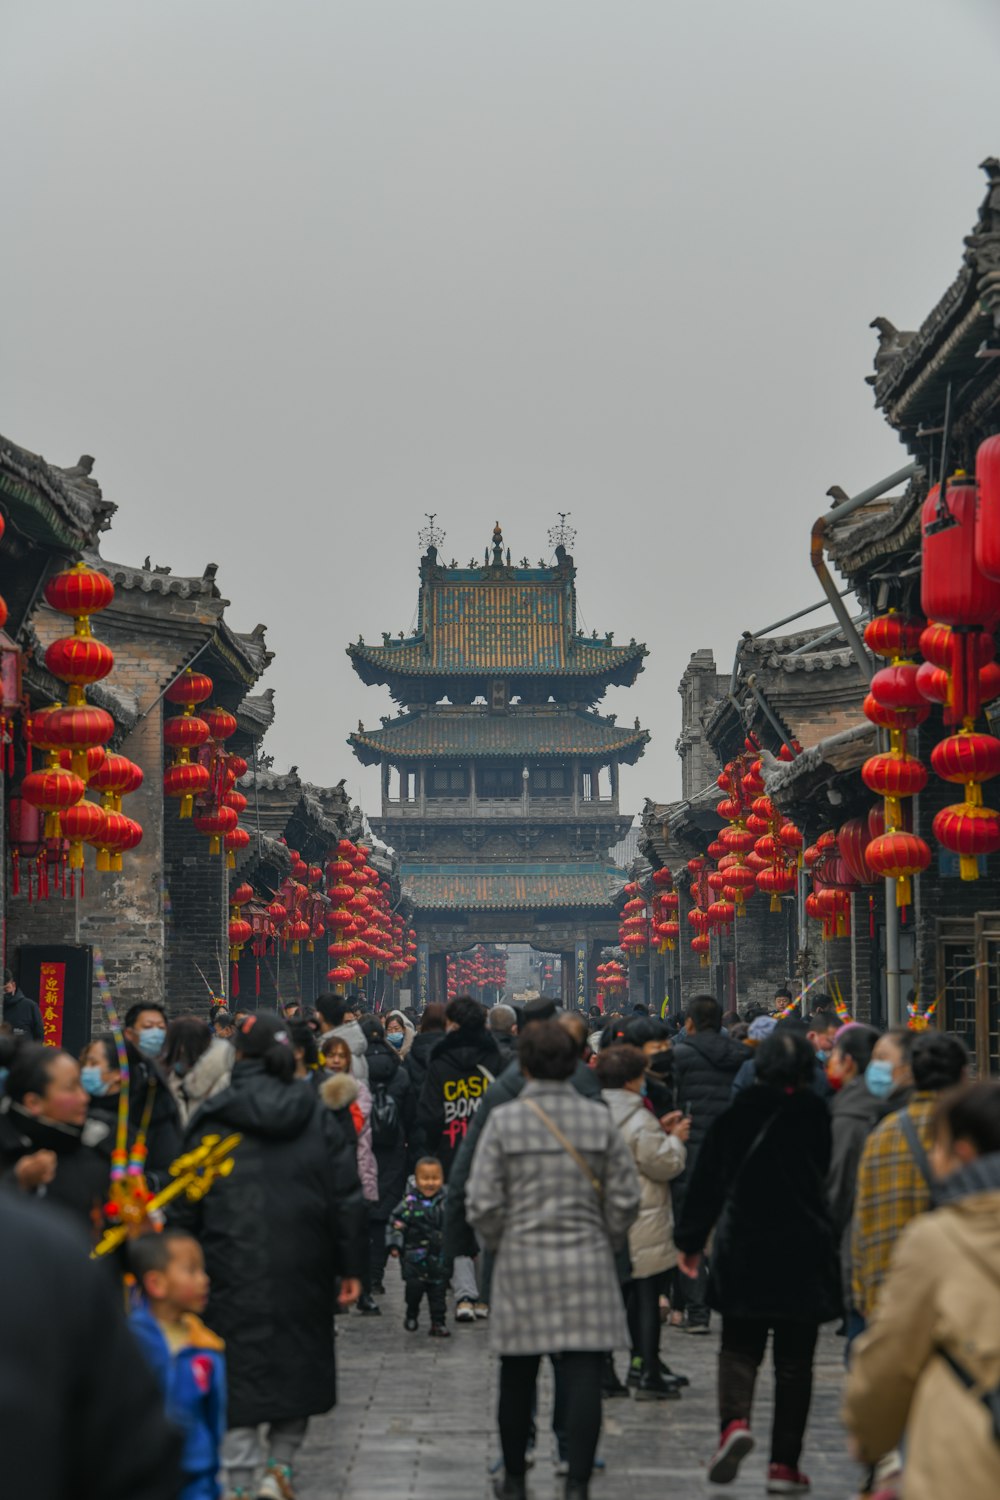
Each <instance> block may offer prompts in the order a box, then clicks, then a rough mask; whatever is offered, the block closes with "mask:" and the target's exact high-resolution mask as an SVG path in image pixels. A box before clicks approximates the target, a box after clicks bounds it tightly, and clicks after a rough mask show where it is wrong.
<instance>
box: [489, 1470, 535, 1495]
mask: <svg viewBox="0 0 1000 1500" xmlns="http://www.w3.org/2000/svg"><path fill="white" fill-rule="evenodd" d="M493 1493H494V1495H496V1497H497V1500H528V1486H527V1483H526V1481H525V1478H524V1475H523V1474H521V1475H515V1474H498V1475H497V1477H496V1479H494V1481H493Z"/></svg>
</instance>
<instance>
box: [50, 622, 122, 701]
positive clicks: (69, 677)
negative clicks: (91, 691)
mask: <svg viewBox="0 0 1000 1500" xmlns="http://www.w3.org/2000/svg"><path fill="white" fill-rule="evenodd" d="M114 664H115V658H114V652H113V651H111V649H110V648H109V647H108V646H105V645H104V643H103V641H95V640H94V638H93V637H92V636H75V635H71V636H65V637H63V638H61V639H60V640H58V641H53V642H52V645H51V646H49V648H48V650H47V651H46V653H45V665H46V667H47V668H48V670H49V671H50V672H51V673H52V676H53V677H59V678H60V679H61V680H62V681H63V682H67V683H69V684H70V685H71V686H72V687H76V688H84V687H87V686H89V685H90V684H91V683H94V682H100V681H101V678H102V677H107V675H108V673H109V672H110V671H111V670H112V668H113V667H114Z"/></svg>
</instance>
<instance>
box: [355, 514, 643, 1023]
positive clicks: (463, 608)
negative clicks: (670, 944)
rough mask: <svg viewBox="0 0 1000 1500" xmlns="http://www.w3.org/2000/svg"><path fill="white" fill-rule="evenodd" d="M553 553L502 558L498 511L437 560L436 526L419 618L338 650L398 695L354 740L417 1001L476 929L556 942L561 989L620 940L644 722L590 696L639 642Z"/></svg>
mask: <svg viewBox="0 0 1000 1500" xmlns="http://www.w3.org/2000/svg"><path fill="white" fill-rule="evenodd" d="M555 559H556V560H555V564H554V565H553V566H551V567H543V566H539V567H537V568H530V567H527V566H524V565H522V566H520V567H512V566H511V561H510V551H509V550H506V551H505V549H504V541H503V535H502V533H501V530H500V526H499V524H497V526H496V527H495V529H494V532H493V539H492V547H491V548H487V550H486V555H485V559H484V562H483V564H482V566H475V565H472V566H470V567H468V568H458V567H454V566H451V567H444V566H443V565H442V564H441V562H440V560H439V558H438V552H437V546H436V545H435V542H434V540H433V539H432V540H431V541H430V543H429V544H428V546H427V551H426V553H425V554H424V556H423V557H422V558H421V560H420V598H419V605H418V614H417V625H416V628H415V630H414V632H413V634H412V635H410V636H409V637H403V636H401V637H400V638H398V639H395V640H394V639H392V638H391V637H390V636H389V635H383V637H382V644H381V645H380V646H370V645H366V644H365V642H364V641H363V640H359V641H358V642H357V643H356V644H355V645H352V646H349V647H348V648H347V649H348V654H349V656H350V657H351V661H352V664H353V666H354V670H355V671H356V672H357V673H358V675H359V676H360V677H361V679H362V681H363V682H366V683H369V684H371V685H376V684H379V685H384V686H386V687H388V689H389V692H390V694H391V695H392V697H393V699H394V700H395V702H396V704H397V705H398V716H397V717H395V718H389V717H386V718H383V719H382V721H381V726H380V728H378V729H365V728H363V727H362V726H361V725H360V724H359V726H358V730H357V733H356V734H352V735H351V736H350V740H349V743H350V745H351V747H352V749H353V750H354V753H355V755H356V756H357V757H358V759H359V760H360V761H361V762H362V763H363V764H364V765H378V766H380V767H381V771H382V816H381V818H380V819H378V820H377V821H376V822H375V828H376V831H377V833H378V834H379V837H380V838H382V839H384V840H385V842H386V843H387V844H389V845H391V846H392V847H393V848H394V849H395V850H396V851H397V852H398V854H399V856H400V860H401V866H402V868H401V877H402V884H403V889H404V892H405V894H406V895H407V896H408V897H409V899H410V901H411V902H412V904H413V908H414V917H413V925H414V927H415V929H416V933H417V942H418V963H417V978H416V984H417V995H416V997H415V999H416V1003H417V1004H419V1005H420V1006H421V1007H423V1005H424V1004H426V1003H427V1001H428V1000H439V999H444V995H445V958H446V955H447V954H448V953H456V952H462V951H463V950H465V949H467V948H469V947H471V946H472V945H473V944H475V943H480V942H484V943H529V944H531V945H532V946H533V947H534V948H536V949H538V950H540V951H542V952H549V953H558V954H560V955H561V956H562V976H563V978H562V986H563V1002H564V1004H566V1005H568V1006H573V1007H576V1006H580V1007H583V1006H586V1005H589V1004H590V1003H591V1000H592V994H593V988H594V986H593V980H592V976H593V972H594V967H595V964H596V953H597V950H598V949H599V948H600V947H601V946H602V945H605V944H608V943H614V942H616V941H617V931H618V911H617V907H616V906H615V905H614V904H613V898H614V894H615V891H616V889H617V888H618V887H619V886H620V884H621V874H620V872H617V873H616V869H615V866H614V864H613V862H612V859H611V856H610V853H609V851H610V849H611V848H612V847H613V846H614V845H615V844H616V843H618V842H619V840H621V839H623V838H624V837H625V835H626V833H627V832H628V830H629V827H630V822H631V820H630V818H629V817H628V816H627V815H626V816H623V815H622V813H621V809H620V807H619V800H618V768H619V766H620V765H621V764H622V763H623V762H624V763H625V764H627V765H634V764H635V762H636V761H637V760H638V758H639V756H640V755H641V754H642V753H643V751H644V749H645V747H646V744H647V742H648V740H649V735H648V733H647V732H646V731H645V730H644V729H640V727H639V721H638V720H636V722H635V726H634V728H624V727H622V726H621V725H619V724H617V723H616V722H615V716H614V715H602V714H599V713H597V712H595V705H596V704H598V703H599V702H600V701H601V699H602V698H603V697H604V694H605V693H606V692H607V690H608V688H609V687H611V686H622V687H630V686H631V685H632V684H633V683H634V682H635V679H636V677H637V676H638V674H639V673H640V672H641V671H642V670H643V658H644V657H645V656H646V655H647V651H646V647H645V646H643V645H640V644H638V643H637V642H636V641H634V640H632V641H630V642H629V644H628V645H627V646H617V645H615V644H614V641H613V639H612V636H611V635H610V634H608V635H606V636H603V637H598V635H597V632H596V631H595V632H594V633H593V634H592V635H591V636H585V635H584V633H583V631H582V630H580V629H578V628H577V609H576V569H575V567H574V565H573V559H572V557H571V556H570V555H569V554H568V552H567V551H566V548H565V547H564V546H562V545H559V546H557V547H556V550H555Z"/></svg>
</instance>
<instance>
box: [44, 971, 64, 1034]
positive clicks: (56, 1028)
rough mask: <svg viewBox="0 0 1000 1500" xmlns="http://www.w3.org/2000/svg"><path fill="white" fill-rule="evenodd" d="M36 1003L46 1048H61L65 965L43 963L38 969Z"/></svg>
mask: <svg viewBox="0 0 1000 1500" xmlns="http://www.w3.org/2000/svg"><path fill="white" fill-rule="evenodd" d="M38 1003H39V1005H40V1006H41V1008H42V1024H43V1025H44V1027H45V1045H46V1047H61V1046H62V1036H63V1007H64V1006H65V1004H66V965H65V964H55V963H43V964H40V965H39V969H38Z"/></svg>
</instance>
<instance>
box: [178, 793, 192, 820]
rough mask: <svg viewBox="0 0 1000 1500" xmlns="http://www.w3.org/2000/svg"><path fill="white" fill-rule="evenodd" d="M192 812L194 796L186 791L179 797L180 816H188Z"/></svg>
mask: <svg viewBox="0 0 1000 1500" xmlns="http://www.w3.org/2000/svg"><path fill="white" fill-rule="evenodd" d="M193 813H194V797H193V796H192V795H191V793H190V792H186V793H185V794H184V796H183V797H182V798H181V817H182V818H190V817H191V816H192V815H193Z"/></svg>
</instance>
